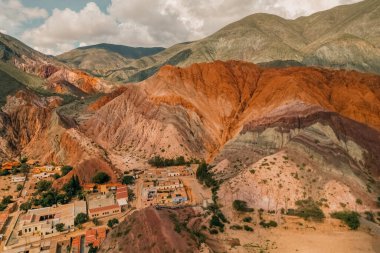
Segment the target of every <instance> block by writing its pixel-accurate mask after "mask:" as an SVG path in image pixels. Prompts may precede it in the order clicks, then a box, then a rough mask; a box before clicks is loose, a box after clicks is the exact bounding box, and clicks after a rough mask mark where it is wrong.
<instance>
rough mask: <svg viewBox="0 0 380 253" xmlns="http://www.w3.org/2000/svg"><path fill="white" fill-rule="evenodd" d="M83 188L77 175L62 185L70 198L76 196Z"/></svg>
mask: <svg viewBox="0 0 380 253" xmlns="http://www.w3.org/2000/svg"><path fill="white" fill-rule="evenodd" d="M81 189H82V187H81V186H80V182H79V178H78V176H76V175H74V176H72V177H71V178H70V180H69V182H67V183H66V184H65V185H64V186H63V187H62V190H63V191H65V192H66V194H67V196H68V197H69V198H72V197H74V196H76V195H77V194H78V193H79V192H80V191H81Z"/></svg>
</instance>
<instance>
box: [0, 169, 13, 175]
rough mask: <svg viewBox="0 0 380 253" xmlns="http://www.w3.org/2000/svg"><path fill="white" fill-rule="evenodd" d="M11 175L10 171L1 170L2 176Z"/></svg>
mask: <svg viewBox="0 0 380 253" xmlns="http://www.w3.org/2000/svg"><path fill="white" fill-rule="evenodd" d="M9 174H11V173H10V172H9V171H8V170H0V176H7V175H9Z"/></svg>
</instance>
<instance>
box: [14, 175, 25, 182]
mask: <svg viewBox="0 0 380 253" xmlns="http://www.w3.org/2000/svg"><path fill="white" fill-rule="evenodd" d="M24 181H25V177H19V176H12V177H11V182H12V183H17V182H24Z"/></svg>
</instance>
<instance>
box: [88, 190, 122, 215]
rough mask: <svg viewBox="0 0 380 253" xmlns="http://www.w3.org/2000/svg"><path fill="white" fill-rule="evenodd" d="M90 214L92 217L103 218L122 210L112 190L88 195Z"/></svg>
mask: <svg viewBox="0 0 380 253" xmlns="http://www.w3.org/2000/svg"><path fill="white" fill-rule="evenodd" d="M87 205H88V216H89V218H90V219H93V218H101V217H105V216H109V215H113V214H117V213H120V212H121V207H120V206H119V204H118V203H117V201H116V199H115V197H114V195H113V193H112V192H109V193H106V194H99V193H96V194H91V195H88V196H87Z"/></svg>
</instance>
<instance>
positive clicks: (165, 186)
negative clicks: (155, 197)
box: [156, 179, 183, 190]
mask: <svg viewBox="0 0 380 253" xmlns="http://www.w3.org/2000/svg"><path fill="white" fill-rule="evenodd" d="M180 187H183V183H182V181H181V180H179V179H170V180H158V181H157V185H156V188H157V190H170V189H177V188H180Z"/></svg>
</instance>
